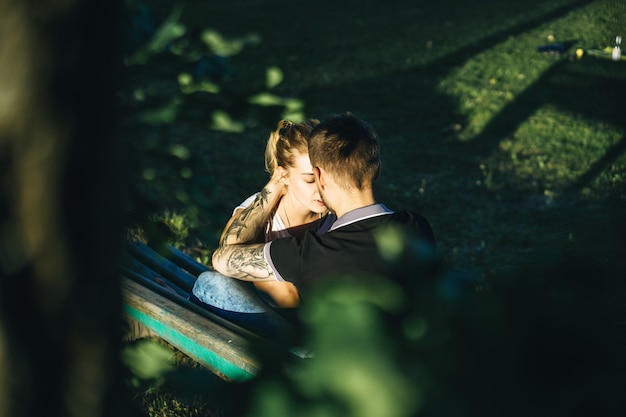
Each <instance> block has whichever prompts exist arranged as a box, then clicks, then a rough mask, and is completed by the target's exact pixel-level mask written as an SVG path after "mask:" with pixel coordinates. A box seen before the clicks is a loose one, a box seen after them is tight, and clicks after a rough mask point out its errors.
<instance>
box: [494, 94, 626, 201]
mask: <svg viewBox="0 0 626 417" xmlns="http://www.w3.org/2000/svg"><path fill="white" fill-rule="evenodd" d="M623 134H624V132H623V131H621V130H620V129H619V128H617V127H615V126H611V125H608V124H606V123H604V124H603V123H600V124H599V123H598V122H597V121H595V120H588V119H586V118H585V117H582V116H579V115H575V114H571V113H568V112H564V111H562V110H560V109H558V108H556V107H554V106H551V105H547V106H544V107H542V108H540V109H538V110H537V111H536V112H535V113H534V114H533V115H532V116H531V117H530V118H529V120H527V121H526V122H524V123H523V124H521V125H520V126H519V128H518V129H517V130H516V131H515V133H514V134H513V135H512V136H511V137H508V138H504V139H503V140H502V141H500V143H499V146H498V149H497V150H495V151H494V152H493V154H492V155H491V157H490V162H489V163H488V166H489V168H485V171H486V172H487V171H488V170H489V169H493V170H496V171H497V172H498V176H499V177H500V178H501V176H502V175H506V177H507V178H510V179H511V181H515V183H516V184H517V185H518V187H519V189H536V190H538V191H555V190H557V191H558V190H562V189H564V188H566V187H568V186H571V185H573V184H574V183H575V182H576V181H577V180H578V179H580V178H581V177H582V176H583V175H585V174H586V173H587V172H588V171H589V170H590V169H591V167H592V166H593V165H594V163H596V162H597V161H599V160H600V159H601V158H603V156H604V155H605V154H606V153H607V151H608V150H609V149H610V148H611V147H612V146H614V145H616V143H617V142H618V141H619V140H620V138H622V136H623ZM625 170H626V158H625V157H624V156H622V157H618V158H617V159H616V160H615V161H612V162H611V163H610V164H609V165H608V166H606V167H604V168H603V169H601V172H599V173H598V175H597V178H593V179H592V180H593V185H592V184H590V186H592V187H594V188H599V189H603V190H609V189H611V188H612V187H614V186H615V185H616V181H615V178H616V177H615V176H616V175H619V174H617V173H619V172H622V173H623V172H624V171H625ZM485 175H487V174H485ZM492 185H493V184H492ZM509 185H510V184H509Z"/></svg>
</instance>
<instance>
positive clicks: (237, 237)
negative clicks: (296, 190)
mask: <svg viewBox="0 0 626 417" xmlns="http://www.w3.org/2000/svg"><path fill="white" fill-rule="evenodd" d="M277 172H278V170H277ZM277 172H275V173H274V175H273V176H272V178H271V179H270V181H269V182H268V183H267V184H266V185H265V187H263V189H262V190H261V191H260V192H259V194H258V195H257V196H256V198H255V199H254V201H253V202H252V204H250V205H249V206H248V207H246V208H244V209H240V210H237V212H236V213H235V215H233V217H231V219H230V220H229V221H228V223H227V224H226V227H224V231H223V232H222V236H221V237H220V247H222V246H225V245H236V244H242V243H255V242H256V243H258V242H263V241H264V239H263V232H264V227H265V225H266V223H267V220H268V219H269V217H270V216H271V215H272V213H273V210H274V208H275V207H276V205H277V204H278V202H279V201H280V198H281V197H282V196H283V194H284V191H285V190H284V186H283V184H282V183H281V182H280V175H279V174H277Z"/></svg>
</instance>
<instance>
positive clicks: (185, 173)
mask: <svg viewBox="0 0 626 417" xmlns="http://www.w3.org/2000/svg"><path fill="white" fill-rule="evenodd" d="M179 174H180V176H181V178H184V179H186V180H188V179H189V178H191V177H193V170H192V169H191V168H189V167H184V168H181V169H180V172H179Z"/></svg>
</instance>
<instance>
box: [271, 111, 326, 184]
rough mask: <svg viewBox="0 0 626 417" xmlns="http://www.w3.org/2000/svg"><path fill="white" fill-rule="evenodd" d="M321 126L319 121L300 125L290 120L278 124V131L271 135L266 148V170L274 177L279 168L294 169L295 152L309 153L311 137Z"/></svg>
mask: <svg viewBox="0 0 626 417" xmlns="http://www.w3.org/2000/svg"><path fill="white" fill-rule="evenodd" d="M318 124H319V120H317V119H309V120H306V121H304V122H300V123H293V122H290V121H289V120H281V121H280V122H278V125H277V126H276V129H275V130H273V131H272V132H271V133H270V137H269V139H268V140H267V145H266V146H265V170H266V171H267V172H268V173H269V174H270V175H272V174H273V173H274V170H275V169H276V168H277V167H279V166H280V167H283V168H287V167H293V166H294V157H295V151H298V152H299V153H300V154H308V153H309V149H308V147H309V135H310V133H311V130H313V128H314V127H315V126H317V125H318Z"/></svg>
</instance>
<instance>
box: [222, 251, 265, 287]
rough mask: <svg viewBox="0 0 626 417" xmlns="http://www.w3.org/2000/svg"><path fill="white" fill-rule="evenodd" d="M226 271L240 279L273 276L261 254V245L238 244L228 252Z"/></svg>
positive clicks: (259, 278) (262, 278)
mask: <svg viewBox="0 0 626 417" xmlns="http://www.w3.org/2000/svg"><path fill="white" fill-rule="evenodd" d="M226 263H227V268H228V272H231V273H233V274H236V275H238V276H239V278H240V279H250V280H251V281H255V280H267V279H273V278H274V272H273V271H272V269H271V268H270V267H269V265H268V264H267V262H266V261H265V257H264V256H263V245H254V246H252V247H250V246H240V247H238V248H233V250H232V251H231V252H230V254H228V259H227V262H226Z"/></svg>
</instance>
